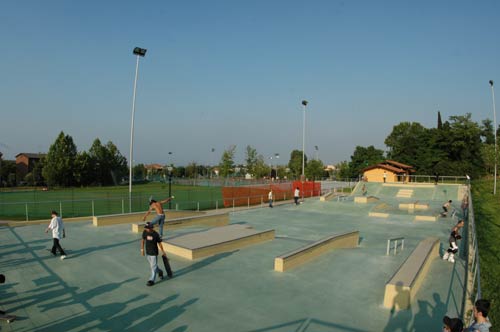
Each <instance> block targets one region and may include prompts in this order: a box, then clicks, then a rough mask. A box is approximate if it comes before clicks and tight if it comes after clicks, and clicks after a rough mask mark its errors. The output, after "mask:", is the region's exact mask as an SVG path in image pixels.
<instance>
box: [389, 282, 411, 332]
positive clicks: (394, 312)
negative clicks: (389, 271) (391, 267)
mask: <svg viewBox="0 0 500 332" xmlns="http://www.w3.org/2000/svg"><path fill="white" fill-rule="evenodd" d="M396 291H397V294H396V296H395V297H394V301H393V303H392V306H391V314H390V316H389V321H388V322H387V325H386V326H385V328H384V332H397V331H401V332H408V331H410V330H409V324H410V321H411V318H412V313H411V309H409V308H408V309H405V310H398V309H399V308H402V307H406V302H407V299H408V298H409V297H410V294H408V293H409V291H408V290H405V289H403V283H402V282H401V281H398V282H397V283H396Z"/></svg>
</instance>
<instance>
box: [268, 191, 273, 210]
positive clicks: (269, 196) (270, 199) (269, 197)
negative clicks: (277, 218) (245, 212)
mask: <svg viewBox="0 0 500 332" xmlns="http://www.w3.org/2000/svg"><path fill="white" fill-rule="evenodd" d="M267 198H268V199H269V207H270V208H272V207H273V190H272V189H271V190H270V191H269V194H267Z"/></svg>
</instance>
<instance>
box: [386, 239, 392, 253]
mask: <svg viewBox="0 0 500 332" xmlns="http://www.w3.org/2000/svg"><path fill="white" fill-rule="evenodd" d="M390 247H391V240H387V252H386V256H389V248H390Z"/></svg>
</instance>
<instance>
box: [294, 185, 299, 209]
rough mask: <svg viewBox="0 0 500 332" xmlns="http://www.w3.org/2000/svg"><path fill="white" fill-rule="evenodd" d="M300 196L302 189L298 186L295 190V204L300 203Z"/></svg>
mask: <svg viewBox="0 0 500 332" xmlns="http://www.w3.org/2000/svg"><path fill="white" fill-rule="evenodd" d="M299 197H300V190H299V187H297V188H295V191H294V192H293V200H294V201H295V205H299Z"/></svg>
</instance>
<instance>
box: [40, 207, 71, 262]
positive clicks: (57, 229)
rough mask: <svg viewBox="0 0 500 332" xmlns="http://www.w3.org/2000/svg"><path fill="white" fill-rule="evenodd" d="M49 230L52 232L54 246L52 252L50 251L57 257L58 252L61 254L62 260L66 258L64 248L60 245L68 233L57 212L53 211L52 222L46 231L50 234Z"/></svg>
mask: <svg viewBox="0 0 500 332" xmlns="http://www.w3.org/2000/svg"><path fill="white" fill-rule="evenodd" d="M49 230H52V239H53V241H54V244H53V245H52V250H51V251H50V252H51V253H52V255H54V256H56V255H57V250H59V252H60V253H61V260H63V259H65V258H66V253H65V252H64V250H63V248H62V247H61V245H60V244H59V241H60V240H61V239H62V238H64V237H66V231H65V230H64V224H63V221H62V219H61V217H59V216H58V214H57V212H56V211H52V220H51V221H50V224H49V226H47V229H46V230H45V233H48V232H49Z"/></svg>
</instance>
